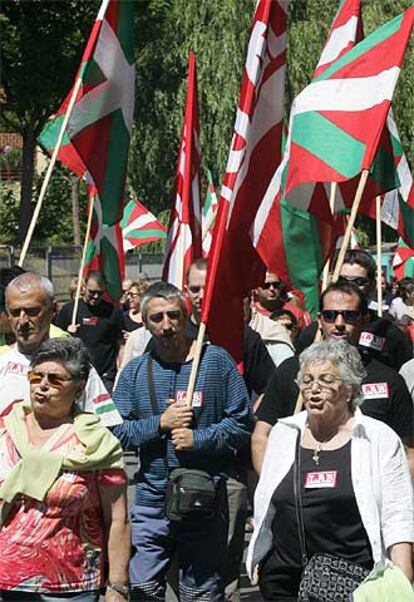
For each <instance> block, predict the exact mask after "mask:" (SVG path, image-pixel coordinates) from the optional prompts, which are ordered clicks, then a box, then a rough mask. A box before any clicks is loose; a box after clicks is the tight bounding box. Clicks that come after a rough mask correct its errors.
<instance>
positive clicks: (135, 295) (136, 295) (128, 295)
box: [126, 291, 141, 299]
mask: <svg viewBox="0 0 414 602" xmlns="http://www.w3.org/2000/svg"><path fill="white" fill-rule="evenodd" d="M126 296H127V297H132V298H133V299H136V297H140V296H141V295H140V294H139V293H131V292H130V291H128V292H127V293H126Z"/></svg>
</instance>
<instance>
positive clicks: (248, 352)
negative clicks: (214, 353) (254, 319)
mask: <svg viewBox="0 0 414 602" xmlns="http://www.w3.org/2000/svg"><path fill="white" fill-rule="evenodd" d="M185 334H186V337H187V338H188V339H190V340H193V341H194V340H195V339H196V338H197V334H198V326H197V324H194V322H192V321H191V320H188V322H187V325H186V329H185ZM204 340H205V341H207V340H208V337H207V336H205V338H204ZM243 344H244V348H243V365H244V372H243V378H244V382H245V384H246V387H247V390H248V392H249V395H250V396H251V394H252V392H253V391H254V392H255V393H256V395H261V394H262V393H264V392H265V390H266V387H267V385H268V383H269V381H270V378H271V376H272V375H273V372H274V369H275V365H274V363H273V362H272V358H271V357H270V355H269V353H268V351H267V349H266V345H265V344H264V343H263V340H262V337H261V336H260V335H259V334H258V333H257V332H256V331H254V330H253V328H251V327H250V326H247V325H246V326H245V327H244V340H243ZM147 348H148V347H147Z"/></svg>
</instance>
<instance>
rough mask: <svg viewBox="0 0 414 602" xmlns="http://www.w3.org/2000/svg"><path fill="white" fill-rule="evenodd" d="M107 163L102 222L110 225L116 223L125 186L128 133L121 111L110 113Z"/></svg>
mask: <svg viewBox="0 0 414 602" xmlns="http://www.w3.org/2000/svg"><path fill="white" fill-rule="evenodd" d="M110 118H111V125H110V128H111V129H110V135H109V141H108V154H107V163H106V170H105V177H104V186H103V195H102V221H103V223H104V224H107V225H111V224H114V223H115V222H116V221H118V218H119V203H120V199H122V197H123V193H124V186H125V168H126V165H127V160H128V145H129V132H128V129H127V127H126V124H125V121H124V116H123V114H122V110H121V109H117V110H116V111H114V112H113V113H111V117H110Z"/></svg>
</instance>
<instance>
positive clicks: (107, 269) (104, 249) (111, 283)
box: [101, 226, 122, 299]
mask: <svg viewBox="0 0 414 602" xmlns="http://www.w3.org/2000/svg"><path fill="white" fill-rule="evenodd" d="M104 231H105V226H104ZM101 256H102V257H103V258H104V265H103V266H102V271H103V273H104V275H105V279H106V283H107V287H108V293H109V295H110V297H111V299H119V298H120V297H121V295H122V286H121V275H120V273H119V262H118V254H117V250H116V249H115V247H114V246H113V244H112V243H111V242H110V241H109V240H108V239H107V238H105V236H102V238H101Z"/></svg>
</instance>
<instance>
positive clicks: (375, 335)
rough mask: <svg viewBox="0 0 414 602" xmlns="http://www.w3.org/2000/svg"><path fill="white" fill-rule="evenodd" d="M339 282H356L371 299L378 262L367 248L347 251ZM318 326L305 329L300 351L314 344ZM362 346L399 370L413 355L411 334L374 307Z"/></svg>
mask: <svg viewBox="0 0 414 602" xmlns="http://www.w3.org/2000/svg"><path fill="white" fill-rule="evenodd" d="M338 282H343V283H348V284H353V285H354V286H356V287H357V288H358V289H359V290H360V291H361V292H362V293H363V294H364V295H365V296H366V298H367V299H370V297H372V296H373V294H374V291H375V287H376V264H375V262H374V260H373V258H372V256H371V255H370V254H369V253H368V252H367V251H363V250H350V251H347V252H346V253H345V258H344V263H343V266H342V268H341V274H340V276H339V279H338ZM317 328H318V325H317V322H314V323H313V324H311V325H310V326H308V327H307V328H305V330H303V331H302V333H301V334H300V336H299V338H298V341H297V345H296V347H297V351H298V353H300V352H301V351H303V349H305V348H306V347H308V346H309V345H311V344H312V342H313V340H314V338H315V334H316V332H317ZM358 346H359V350H360V351H361V354H362V355H364V354H365V355H368V356H370V357H373V358H375V359H377V360H379V361H380V362H383V363H384V364H387V365H388V366H390V367H391V368H394V370H397V371H398V370H399V369H400V368H401V366H402V365H403V364H405V362H408V360H409V359H411V357H412V345H411V341H410V340H409V338H408V337H407V336H405V335H404V333H403V332H402V331H401V330H400V329H399V328H398V327H397V326H396V325H395V324H394V323H393V321H392V319H391V317H390V316H389V315H388V316H387V315H386V316H385V317H383V318H379V317H378V315H377V313H376V311H375V310H374V309H370V307H369V308H368V313H367V320H366V321H365V323H364V326H363V329H362V330H361V332H360V337H359V341H358Z"/></svg>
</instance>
